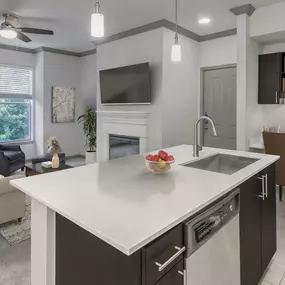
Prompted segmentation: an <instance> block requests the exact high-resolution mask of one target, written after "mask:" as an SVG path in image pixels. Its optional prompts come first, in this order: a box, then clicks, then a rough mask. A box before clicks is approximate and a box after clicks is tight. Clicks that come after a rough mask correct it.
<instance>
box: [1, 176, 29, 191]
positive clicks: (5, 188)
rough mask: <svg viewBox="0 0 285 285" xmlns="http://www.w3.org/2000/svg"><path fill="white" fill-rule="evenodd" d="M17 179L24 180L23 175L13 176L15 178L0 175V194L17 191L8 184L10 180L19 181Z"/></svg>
mask: <svg viewBox="0 0 285 285" xmlns="http://www.w3.org/2000/svg"><path fill="white" fill-rule="evenodd" d="M19 178H24V176H23V175H15V176H9V177H4V178H3V176H1V175H0V188H1V192H2V193H3V192H8V191H16V190H18V189H17V188H15V187H14V186H12V185H11V184H10V181H11V180H15V179H19Z"/></svg>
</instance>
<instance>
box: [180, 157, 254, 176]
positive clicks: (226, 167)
mask: <svg viewBox="0 0 285 285" xmlns="http://www.w3.org/2000/svg"><path fill="white" fill-rule="evenodd" d="M258 160H259V159H255V158H250V157H241V156H234V155H227V154H217V155H213V156H210V157H207V158H204V159H200V160H198V161H194V162H191V163H187V164H183V165H182V166H186V167H192V168H197V169H202V170H206V171H212V172H217V173H223V174H228V175H232V174H234V173H236V172H238V171H239V170H241V169H243V168H245V167H247V166H249V165H250V164H252V163H254V162H256V161H258Z"/></svg>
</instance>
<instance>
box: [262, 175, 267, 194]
mask: <svg viewBox="0 0 285 285" xmlns="http://www.w3.org/2000/svg"><path fill="white" fill-rule="evenodd" d="M263 177H264V179H265V181H264V184H265V197H266V198H268V175H267V174H265V175H263Z"/></svg>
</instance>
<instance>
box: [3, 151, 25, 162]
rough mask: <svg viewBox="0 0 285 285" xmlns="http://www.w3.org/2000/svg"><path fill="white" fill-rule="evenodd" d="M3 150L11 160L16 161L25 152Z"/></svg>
mask: <svg viewBox="0 0 285 285" xmlns="http://www.w3.org/2000/svg"><path fill="white" fill-rule="evenodd" d="M3 152H4V155H5V156H6V157H7V159H8V160H9V161H16V160H18V159H20V158H23V157H24V155H23V153H22V152H19V151H14V150H5V151H3Z"/></svg>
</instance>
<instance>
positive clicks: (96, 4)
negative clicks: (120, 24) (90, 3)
mask: <svg viewBox="0 0 285 285" xmlns="http://www.w3.org/2000/svg"><path fill="white" fill-rule="evenodd" d="M95 1H96V2H95V13H99V9H100V2H99V0H95Z"/></svg>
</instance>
